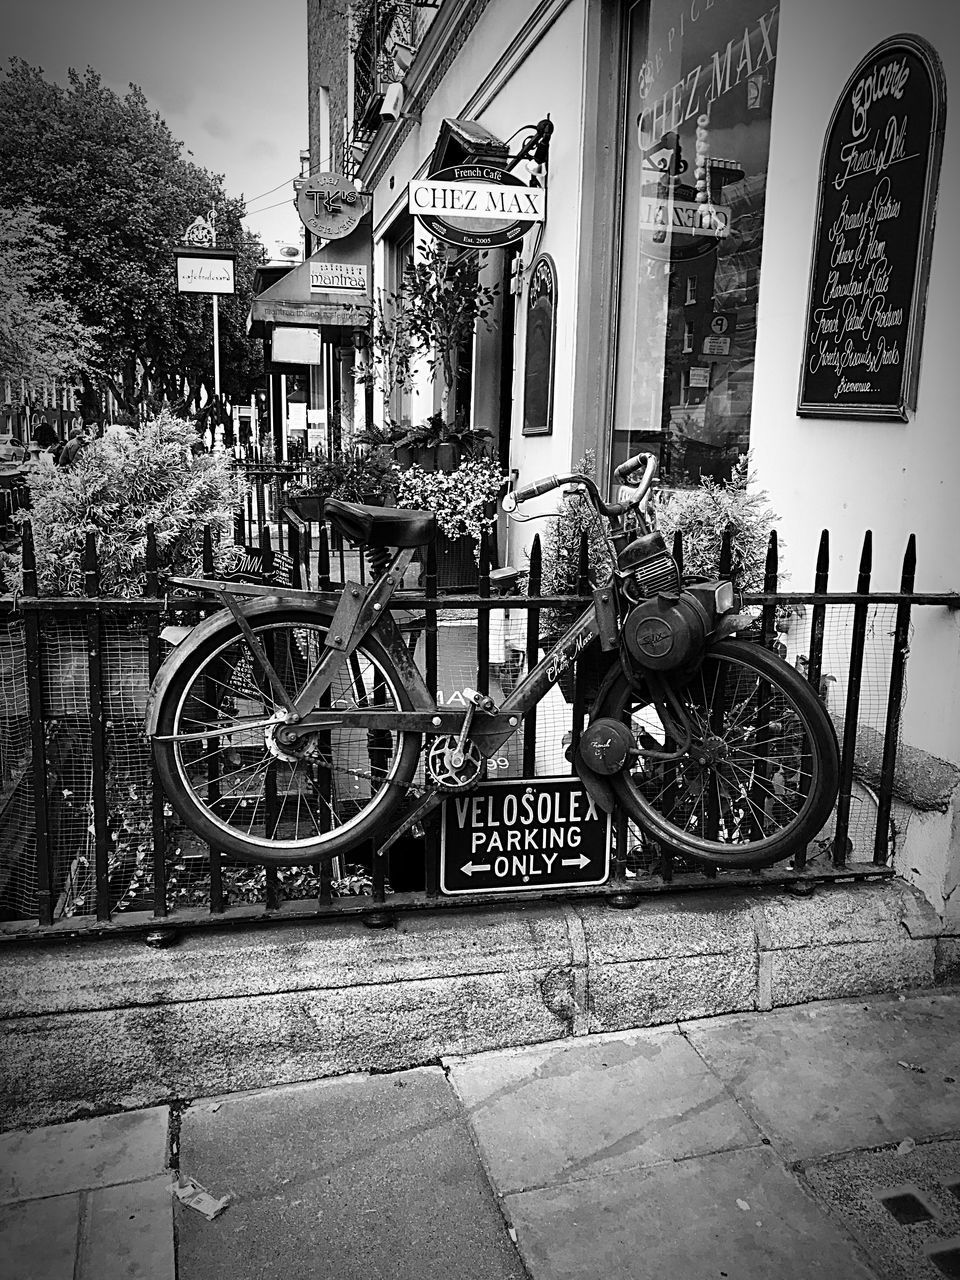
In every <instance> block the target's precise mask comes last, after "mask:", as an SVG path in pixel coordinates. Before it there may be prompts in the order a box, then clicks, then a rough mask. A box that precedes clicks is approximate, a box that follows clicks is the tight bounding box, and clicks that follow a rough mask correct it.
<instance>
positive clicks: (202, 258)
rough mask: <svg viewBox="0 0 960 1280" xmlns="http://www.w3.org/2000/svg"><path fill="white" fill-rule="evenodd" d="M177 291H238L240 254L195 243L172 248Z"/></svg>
mask: <svg viewBox="0 0 960 1280" xmlns="http://www.w3.org/2000/svg"><path fill="white" fill-rule="evenodd" d="M173 253H174V257H175V258H176V260H177V292H178V293H218V294H219V293H227V294H230V293H235V292H236V268H237V255H236V254H235V253H231V252H230V251H229V250H228V249H203V248H198V247H197V246H195V245H191V246H190V247H189V248H182V249H180V248H178V249H174V251H173Z"/></svg>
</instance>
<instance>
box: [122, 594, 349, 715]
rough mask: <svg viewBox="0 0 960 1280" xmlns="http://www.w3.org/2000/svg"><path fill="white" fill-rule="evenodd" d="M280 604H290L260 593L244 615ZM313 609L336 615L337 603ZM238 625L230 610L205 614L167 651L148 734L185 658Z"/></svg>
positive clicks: (154, 688) (150, 703) (150, 706)
mask: <svg viewBox="0 0 960 1280" xmlns="http://www.w3.org/2000/svg"><path fill="white" fill-rule="evenodd" d="M278 608H283V609H284V610H285V611H286V610H288V609H289V608H290V606H289V604H288V603H287V602H286V601H281V600H279V599H277V598H275V597H273V596H260V597H258V598H257V599H255V600H252V601H243V602H242V603H241V605H240V609H241V612H242V613H243V615H244V617H246V618H251V619H253V618H259V617H260V616H261V615H263V614H272V613H276V611H277V609H278ZM309 613H310V615H311V616H312V617H314V618H315V617H316V616H317V615H318V614H320V615H325V616H327V617H328V618H332V617H333V605H332V604H331V605H325V604H319V603H315V602H311V604H310V606H309ZM236 626H237V623H236V619H235V618H234V616H233V614H232V613H231V612H230V610H229V609H219V610H218V611H217V612H216V613H211V614H210V616H209V617H208V618H204V620H203V621H202V622H198V623H197V625H196V626H195V627H193V628H192V629H191V631H190V634H189V635H188V636H187V638H186V639H185V640H182V641H181V642H180V643H179V644H178V645H177V646H176V648H174V649H171V651H170V652H169V653H168V654H167V656H166V658H164V660H163V662H162V663H161V665H160V670H159V671H158V672H157V677H156V679H155V680H154V682H153V684H152V685H151V686H150V693H149V694H148V695H147V707H146V712H145V714H144V719H143V727H144V732H145V733H146V734H147V736H148V737H152V736H153V734H155V733H156V732H157V718H158V716H159V711H160V704H161V702H162V701H163V695H164V694H165V693H166V691H167V689H168V687H169V685H170V682H171V681H172V679H173V677H174V676H175V675H176V673H177V672H178V671H179V670H180V668H181V666H182V665H183V664H184V662H186V661H188V660H189V659H190V657H191V656H192V655H193V654H195V653H196V652H197V651H198V650H199V649H200V648H202V646H203V645H204V644H206V643H207V641H208V640H209V639H210V637H211V636H215V635H216V634H217V633H218V632H220V631H223V632H229V631H234V630H235V629H236Z"/></svg>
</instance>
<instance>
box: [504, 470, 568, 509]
mask: <svg viewBox="0 0 960 1280" xmlns="http://www.w3.org/2000/svg"><path fill="white" fill-rule="evenodd" d="M560 483H561V481H560V479H559V477H558V476H544V478H543V479H542V480H534V482H533V484H525V485H523V486H522V487H521V488H519V489H511V491H510V492H509V493H507V494H505V495H504V497H503V501H502V502H501V503H500V505H501V506H502V507H503V509H504V511H515V510H516V508H517V505H518V503H521V502H526V501H527V500H528V498H537V497H539V496H540V494H541V493H549V492H550V490H551V489H556V488H557V487H558V486H559V485H560Z"/></svg>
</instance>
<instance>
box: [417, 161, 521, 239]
mask: <svg viewBox="0 0 960 1280" xmlns="http://www.w3.org/2000/svg"><path fill="white" fill-rule="evenodd" d="M407 200H408V207H409V210H410V212H411V213H412V214H413V215H414V217H416V218H419V219H420V220H421V222H422V223H423V225H424V226H425V227H426V229H427V230H428V231H429V232H430V234H431V235H434V236H436V237H437V239H439V240H446V241H447V242H448V243H449V244H457V245H462V246H463V247H465V248H468V249H497V248H501V247H503V246H504V245H509V244H515V243H516V242H517V241H518V240H522V239H523V237H524V236H525V235H526V233H527V232H528V231H529V230H530V228H531V227H532V226H533V225H534V224H535V223H537V222H543V221H544V219H545V218H546V211H547V193H546V191H545V190H544V189H543V187H527V186H524V184H523V183H522V182H521V181H520V179H519V178H517V177H515V176H514V175H513V174H512V173H507V172H506V171H505V170H503V169H498V168H496V166H494V165H477V164H471V165H458V166H455V167H453V168H450V169H441V170H440V172H439V173H436V174H434V176H433V177H432V178H430V179H426V180H424V181H421V182H411V183H410V186H409V188H408V191H407Z"/></svg>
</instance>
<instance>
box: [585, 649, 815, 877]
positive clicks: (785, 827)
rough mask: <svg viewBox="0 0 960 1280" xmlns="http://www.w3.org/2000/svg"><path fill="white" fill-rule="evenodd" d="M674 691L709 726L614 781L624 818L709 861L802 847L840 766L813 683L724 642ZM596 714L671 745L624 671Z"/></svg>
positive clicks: (775, 854) (757, 652)
mask: <svg viewBox="0 0 960 1280" xmlns="http://www.w3.org/2000/svg"><path fill="white" fill-rule="evenodd" d="M675 692H676V694H677V696H678V698H679V699H680V701H681V702H682V704H683V706H684V708H685V710H686V711H687V713H688V715H689V716H690V718H691V720H692V721H693V722H694V724H695V725H697V726H698V727H703V726H706V728H704V729H703V731H702V732H701V734H700V735H698V736H697V738H695V741H694V744H693V746H692V747H691V749H690V751H688V752H687V753H686V755H685V756H684V757H682V758H681V759H680V760H678V761H676V762H672V763H669V762H663V761H658V760H656V759H653V758H650V757H641V758H640V759H638V760H637V761H636V762H635V763H633V764H631V765H629V766H628V767H627V768H625V769H624V770H622V771H621V772H620V773H618V774H615V775H614V776H613V777H611V779H610V781H611V783H612V785H613V790H614V794H615V795H616V797H617V800H618V801H619V803H620V805H621V806H622V807H623V809H624V810H625V812H626V813H627V815H628V817H630V818H631V819H633V821H634V822H635V823H636V824H637V826H638V827H640V828H641V830H642V831H643V832H644V833H645V834H646V835H647V836H648V837H652V838H653V839H654V840H656V841H659V842H660V844H661V845H662V846H663V847H664V848H666V849H668V850H671V851H673V852H675V853H679V854H683V855H685V856H687V857H689V858H693V859H695V860H696V861H698V862H703V863H707V864H709V865H712V866H718V867H719V866H725V867H741V868H742V867H750V868H757V867H765V866H771V865H773V864H774V863H776V862H782V861H783V860H784V859H786V858H789V857H792V856H793V855H795V854H796V853H798V852H799V851H800V850H802V849H803V848H805V847H806V845H807V844H808V843H809V842H810V841H811V840H812V839H813V838H814V837H815V836H816V835H817V834H818V833H819V832H820V831H821V830H822V828H823V826H824V823H825V822H826V821H827V819H828V817H829V815H830V812H831V810H832V809H833V806H834V803H835V801H836V797H837V787H838V780H839V771H840V763H839V749H838V746H837V737H836V733H835V732H834V729H833V725H832V723H831V721H830V717H829V716H828V714H827V712H826V709H825V708H824V706H823V704H822V703H821V702H820V701H819V699H818V698H817V697H816V695H815V694H814V692H813V689H812V688H811V687H810V685H809V683H808V682H807V681H806V680H804V679H803V677H802V676H801V675H799V674H798V673H797V672H796V671H795V670H794V669H793V668H792V667H790V666H788V665H787V664H786V663H785V662H783V660H782V659H780V658H778V657H777V656H776V655H775V654H772V653H770V652H769V651H768V650H766V649H764V648H762V647H761V646H759V645H756V644H751V643H747V642H744V641H740V640H722V641H719V642H718V643H717V644H715V645H714V646H713V647H712V648H711V649H710V650H709V651H708V653H707V655H706V656H705V658H704V661H703V663H702V664H701V666H700V667H699V669H698V670H697V672H695V673H694V675H693V676H692V677H691V678H689V679H688V680H686V681H685V682H682V683H679V684H678V685H677V686H675ZM599 714H600V715H609V716H612V717H613V718H615V719H620V720H622V721H624V722H625V723H628V724H630V725H631V728H632V731H633V733H634V737H635V738H636V739H637V740H638V742H639V741H640V740H641V738H642V739H643V742H642V745H645V746H647V747H653V748H655V749H666V750H668V751H669V750H671V749H674V748H675V747H676V744H675V743H674V742H672V741H671V740H670V738H669V735H668V734H666V733H665V731H664V728H663V724H662V722H661V720H660V718H659V716H657V715H656V712H655V709H654V708H653V704H652V700H651V698H650V696H649V695H648V694H647V693H645V692H644V690H643V689H642V688H637V687H635V686H633V685H631V683H630V682H629V681H628V679H627V677H626V675H624V674H621V675H620V676H619V677H618V678H617V680H616V681H615V682H614V684H613V686H612V687H611V689H610V691H609V693H608V695H607V697H606V698H605V700H604V707H603V709H602V710H601V711H599Z"/></svg>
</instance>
